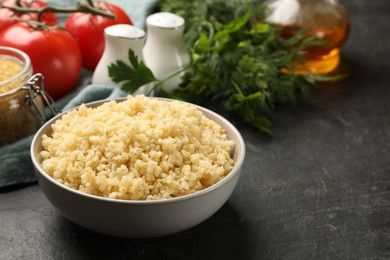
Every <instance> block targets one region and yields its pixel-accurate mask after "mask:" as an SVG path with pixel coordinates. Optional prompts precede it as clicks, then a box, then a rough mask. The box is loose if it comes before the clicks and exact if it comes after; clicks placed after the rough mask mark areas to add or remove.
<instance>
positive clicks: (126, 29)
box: [104, 24, 145, 39]
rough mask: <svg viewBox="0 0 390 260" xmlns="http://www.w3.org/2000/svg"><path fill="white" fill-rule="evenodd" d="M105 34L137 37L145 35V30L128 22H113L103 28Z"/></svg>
mask: <svg viewBox="0 0 390 260" xmlns="http://www.w3.org/2000/svg"><path fill="white" fill-rule="evenodd" d="M104 33H105V34H106V35H109V36H112V37H121V38H130V39H138V38H143V37H145V31H144V30H142V29H139V28H136V27H134V26H132V25H129V24H115V25H111V26H108V27H107V28H105V29H104Z"/></svg>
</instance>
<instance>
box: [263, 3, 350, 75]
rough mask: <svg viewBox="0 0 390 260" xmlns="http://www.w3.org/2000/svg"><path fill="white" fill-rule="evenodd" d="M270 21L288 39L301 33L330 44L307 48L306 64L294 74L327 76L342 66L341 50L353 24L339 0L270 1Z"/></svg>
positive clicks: (297, 66)
mask: <svg viewBox="0 0 390 260" xmlns="http://www.w3.org/2000/svg"><path fill="white" fill-rule="evenodd" d="M265 5H266V7H267V8H268V10H269V13H268V15H267V18H266V19H267V22H269V23H271V24H274V25H276V26H279V27H280V28H281V29H282V31H281V33H282V36H283V37H285V38H289V37H291V36H292V35H294V34H295V33H297V32H298V31H302V32H303V33H304V35H305V36H307V37H313V38H315V39H318V40H324V41H325V42H327V44H324V45H321V46H311V47H307V48H306V49H305V51H306V53H305V55H304V56H303V58H304V60H305V63H304V64H302V63H297V64H296V66H295V71H294V73H297V74H302V73H307V72H310V73H313V74H327V73H330V72H332V71H334V70H335V69H336V68H337V67H338V65H339V63H340V50H341V48H342V47H343V45H344V43H345V41H346V40H347V38H348V34H349V29H350V22H349V18H348V15H347V12H346V11H345V9H344V8H343V7H342V6H341V4H340V3H339V2H338V0H269V1H266V2H265Z"/></svg>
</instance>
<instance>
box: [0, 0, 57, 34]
mask: <svg viewBox="0 0 390 260" xmlns="http://www.w3.org/2000/svg"><path fill="white" fill-rule="evenodd" d="M15 1H16V0H5V1H3V5H4V6H8V7H12V6H13V5H14V3H15ZM22 5H23V6H26V7H30V8H42V7H45V6H47V4H46V3H45V2H43V1H41V0H22ZM37 19H38V14H37V13H15V12H13V11H11V10H10V9H7V8H0V31H2V30H4V28H6V27H8V26H10V25H12V24H14V23H17V22H19V21H36V20H37ZM41 22H43V23H46V24H48V25H50V26H52V25H57V17H56V15H55V14H54V13H44V14H43V15H42V20H41Z"/></svg>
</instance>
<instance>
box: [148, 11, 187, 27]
mask: <svg viewBox="0 0 390 260" xmlns="http://www.w3.org/2000/svg"><path fill="white" fill-rule="evenodd" d="M146 24H147V25H150V26H155V27H160V28H167V29H172V28H179V27H182V26H184V19H183V18H182V17H180V16H178V15H176V14H173V13H169V12H160V13H155V14H152V15H150V16H148V18H147V19H146Z"/></svg>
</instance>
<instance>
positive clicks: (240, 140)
mask: <svg viewBox="0 0 390 260" xmlns="http://www.w3.org/2000/svg"><path fill="white" fill-rule="evenodd" d="M149 98H153V99H159V100H165V101H179V102H183V103H187V104H189V105H192V106H195V107H196V108H197V109H199V110H200V111H201V112H202V113H203V115H204V116H206V117H208V116H207V115H205V114H204V112H206V113H209V114H210V115H212V116H213V117H215V118H217V119H218V120H219V121H220V122H221V123H218V124H220V125H221V126H223V125H225V127H226V128H230V129H231V131H232V133H233V135H234V136H235V137H236V139H237V141H238V144H237V143H236V144H235V145H234V148H233V150H236V146H237V145H239V146H240V147H241V153H240V154H238V156H237V160H236V161H235V162H234V166H233V168H232V170H231V171H230V172H229V173H228V174H227V175H226V176H225V177H224V178H223V179H221V180H219V181H218V182H216V183H214V184H213V185H211V186H209V187H207V188H205V189H202V190H199V191H195V192H193V193H190V194H186V195H183V196H179V197H174V198H167V199H158V200H125V199H112V198H108V197H102V196H98V195H92V194H88V193H85V192H82V191H79V190H75V189H73V188H70V187H68V186H66V185H64V184H62V183H60V182H58V181H56V180H55V179H54V178H53V177H51V176H50V175H49V174H47V173H46V172H45V171H44V170H43V169H42V167H41V164H40V163H39V162H38V158H36V156H35V153H34V151H35V147H36V146H37V145H38V139H40V137H41V136H42V134H43V131H44V130H46V128H47V127H49V126H50V125H51V124H53V123H55V122H56V121H57V120H59V119H61V118H62V116H63V115H65V114H66V113H68V112H70V111H72V110H76V109H78V108H79V107H80V106H81V105H79V106H75V107H73V108H70V109H67V110H65V111H63V112H61V113H59V114H57V115H56V116H54V117H53V118H51V119H50V120H48V121H47V122H45V123H44V124H43V125H42V126H41V127H40V129H39V130H38V131H37V132H36V133H35V135H34V137H33V140H32V142H31V146H30V157H31V160H32V163H33V166H34V168H35V169H36V171H38V172H39V174H40V175H41V176H42V177H44V178H45V179H46V180H48V181H49V182H51V183H52V184H54V185H55V186H57V187H59V188H62V189H65V190H67V191H69V192H71V193H73V194H76V195H80V196H82V197H85V198H88V199H95V200H98V201H102V202H111V203H118V204H131V205H149V204H153V205H155V204H169V203H176V202H181V201H186V200H191V199H195V198H197V197H200V196H202V195H205V194H206V193H209V192H211V191H213V190H216V189H219V188H221V187H222V186H224V185H225V184H226V183H228V182H229V181H230V180H231V179H233V178H234V177H235V176H236V175H237V174H239V173H240V171H241V168H242V164H243V162H244V159H245V152H246V149H245V142H244V139H243V137H242V135H241V134H240V132H239V131H238V130H237V128H236V127H235V126H234V125H233V124H232V123H230V122H229V121H228V120H227V119H225V118H224V117H223V116H221V115H219V114H218V113H216V112H214V111H212V110H210V109H208V108H205V107H202V106H199V105H196V104H193V103H190V102H187V101H182V100H175V99H170V98H162V97H149ZM126 100H127V96H126V97H118V98H108V99H101V100H96V101H93V102H87V103H83V104H84V105H85V106H87V107H93V106H95V107H96V106H99V105H102V104H104V103H107V102H111V101H115V102H123V101H126ZM210 119H211V118H210ZM211 120H213V119H211ZM213 121H214V120H213ZM225 127H224V129H226V128H225Z"/></svg>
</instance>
